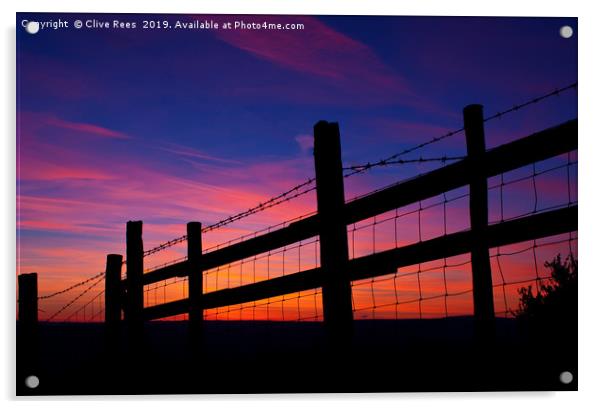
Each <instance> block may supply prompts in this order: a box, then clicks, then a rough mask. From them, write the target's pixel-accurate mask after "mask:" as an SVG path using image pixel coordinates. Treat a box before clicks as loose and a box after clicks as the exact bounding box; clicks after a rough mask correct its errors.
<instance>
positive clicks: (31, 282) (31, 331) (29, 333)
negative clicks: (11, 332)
mask: <svg viewBox="0 0 602 409" xmlns="http://www.w3.org/2000/svg"><path fill="white" fill-rule="evenodd" d="M18 280H19V316H18V318H19V326H18V338H17V385H18V388H19V389H21V388H22V387H24V385H25V379H26V378H27V377H28V376H30V375H37V376H39V373H38V358H39V356H38V274H37V273H29V274H20V275H19V277H18Z"/></svg>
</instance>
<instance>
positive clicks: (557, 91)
mask: <svg viewBox="0 0 602 409" xmlns="http://www.w3.org/2000/svg"><path fill="white" fill-rule="evenodd" d="M570 89H577V82H574V83H572V84H570V85H567V86H566V87H562V88H557V89H555V90H554V91H552V92H549V93H547V94H545V95H542V96H539V97H536V98H533V99H530V100H528V101H525V102H523V103H522V104H518V105H514V106H512V107H511V108H508V109H506V110H504V111H500V112H498V113H496V114H494V115H490V116H488V117H486V118H484V119H483V122H488V121H490V120H492V119H497V118H501V117H502V116H504V115H506V114H509V113H511V112H516V111H518V110H520V109H522V108H524V107H527V106H529V105H533V104H536V103H538V102H540V101H543V100H544V99H547V98H550V97H553V96H558V95H560V94H561V93H563V92H565V91H568V90H570Z"/></svg>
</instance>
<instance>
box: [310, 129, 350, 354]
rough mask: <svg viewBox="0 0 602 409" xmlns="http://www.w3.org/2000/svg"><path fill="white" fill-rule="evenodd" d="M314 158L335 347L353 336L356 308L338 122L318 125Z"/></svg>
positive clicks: (328, 319)
mask: <svg viewBox="0 0 602 409" xmlns="http://www.w3.org/2000/svg"><path fill="white" fill-rule="evenodd" d="M314 161H315V169H316V192H317V198H318V218H319V225H320V227H319V231H320V263H321V267H322V270H323V272H324V276H323V282H322V308H323V311H324V323H325V325H326V329H327V332H328V335H329V338H330V341H331V342H333V346H335V347H338V346H341V347H342V346H343V345H346V344H347V343H348V342H349V341H350V339H351V336H352V335H353V309H352V302H351V284H350V281H349V273H348V271H347V264H348V261H349V249H348V246H347V225H346V224H345V215H344V211H345V191H344V184H343V165H342V161H341V136H340V134H339V125H338V123H336V122H331V123H329V122H326V121H320V122H318V123H317V124H316V125H315V126H314Z"/></svg>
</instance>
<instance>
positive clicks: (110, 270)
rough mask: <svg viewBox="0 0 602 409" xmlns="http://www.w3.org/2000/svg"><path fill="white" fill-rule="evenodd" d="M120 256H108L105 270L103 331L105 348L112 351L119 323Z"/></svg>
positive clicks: (117, 334)
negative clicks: (105, 342)
mask: <svg viewBox="0 0 602 409" xmlns="http://www.w3.org/2000/svg"><path fill="white" fill-rule="evenodd" d="M122 264H123V257H122V256H121V254H108V255H107V266H106V270H105V330H106V336H107V346H108V347H109V349H113V348H115V347H116V346H117V344H118V336H119V332H120V323H121V305H122V302H123V301H122V297H121V293H122V291H121V266H122Z"/></svg>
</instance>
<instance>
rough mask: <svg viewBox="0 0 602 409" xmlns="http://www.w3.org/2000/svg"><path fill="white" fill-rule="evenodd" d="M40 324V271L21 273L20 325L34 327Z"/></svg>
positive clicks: (27, 327) (28, 327)
mask: <svg viewBox="0 0 602 409" xmlns="http://www.w3.org/2000/svg"><path fill="white" fill-rule="evenodd" d="M37 324H38V273H29V274H20V275H19V325H20V326H21V327H22V328H26V329H33V328H35V326H36V325H37Z"/></svg>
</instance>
